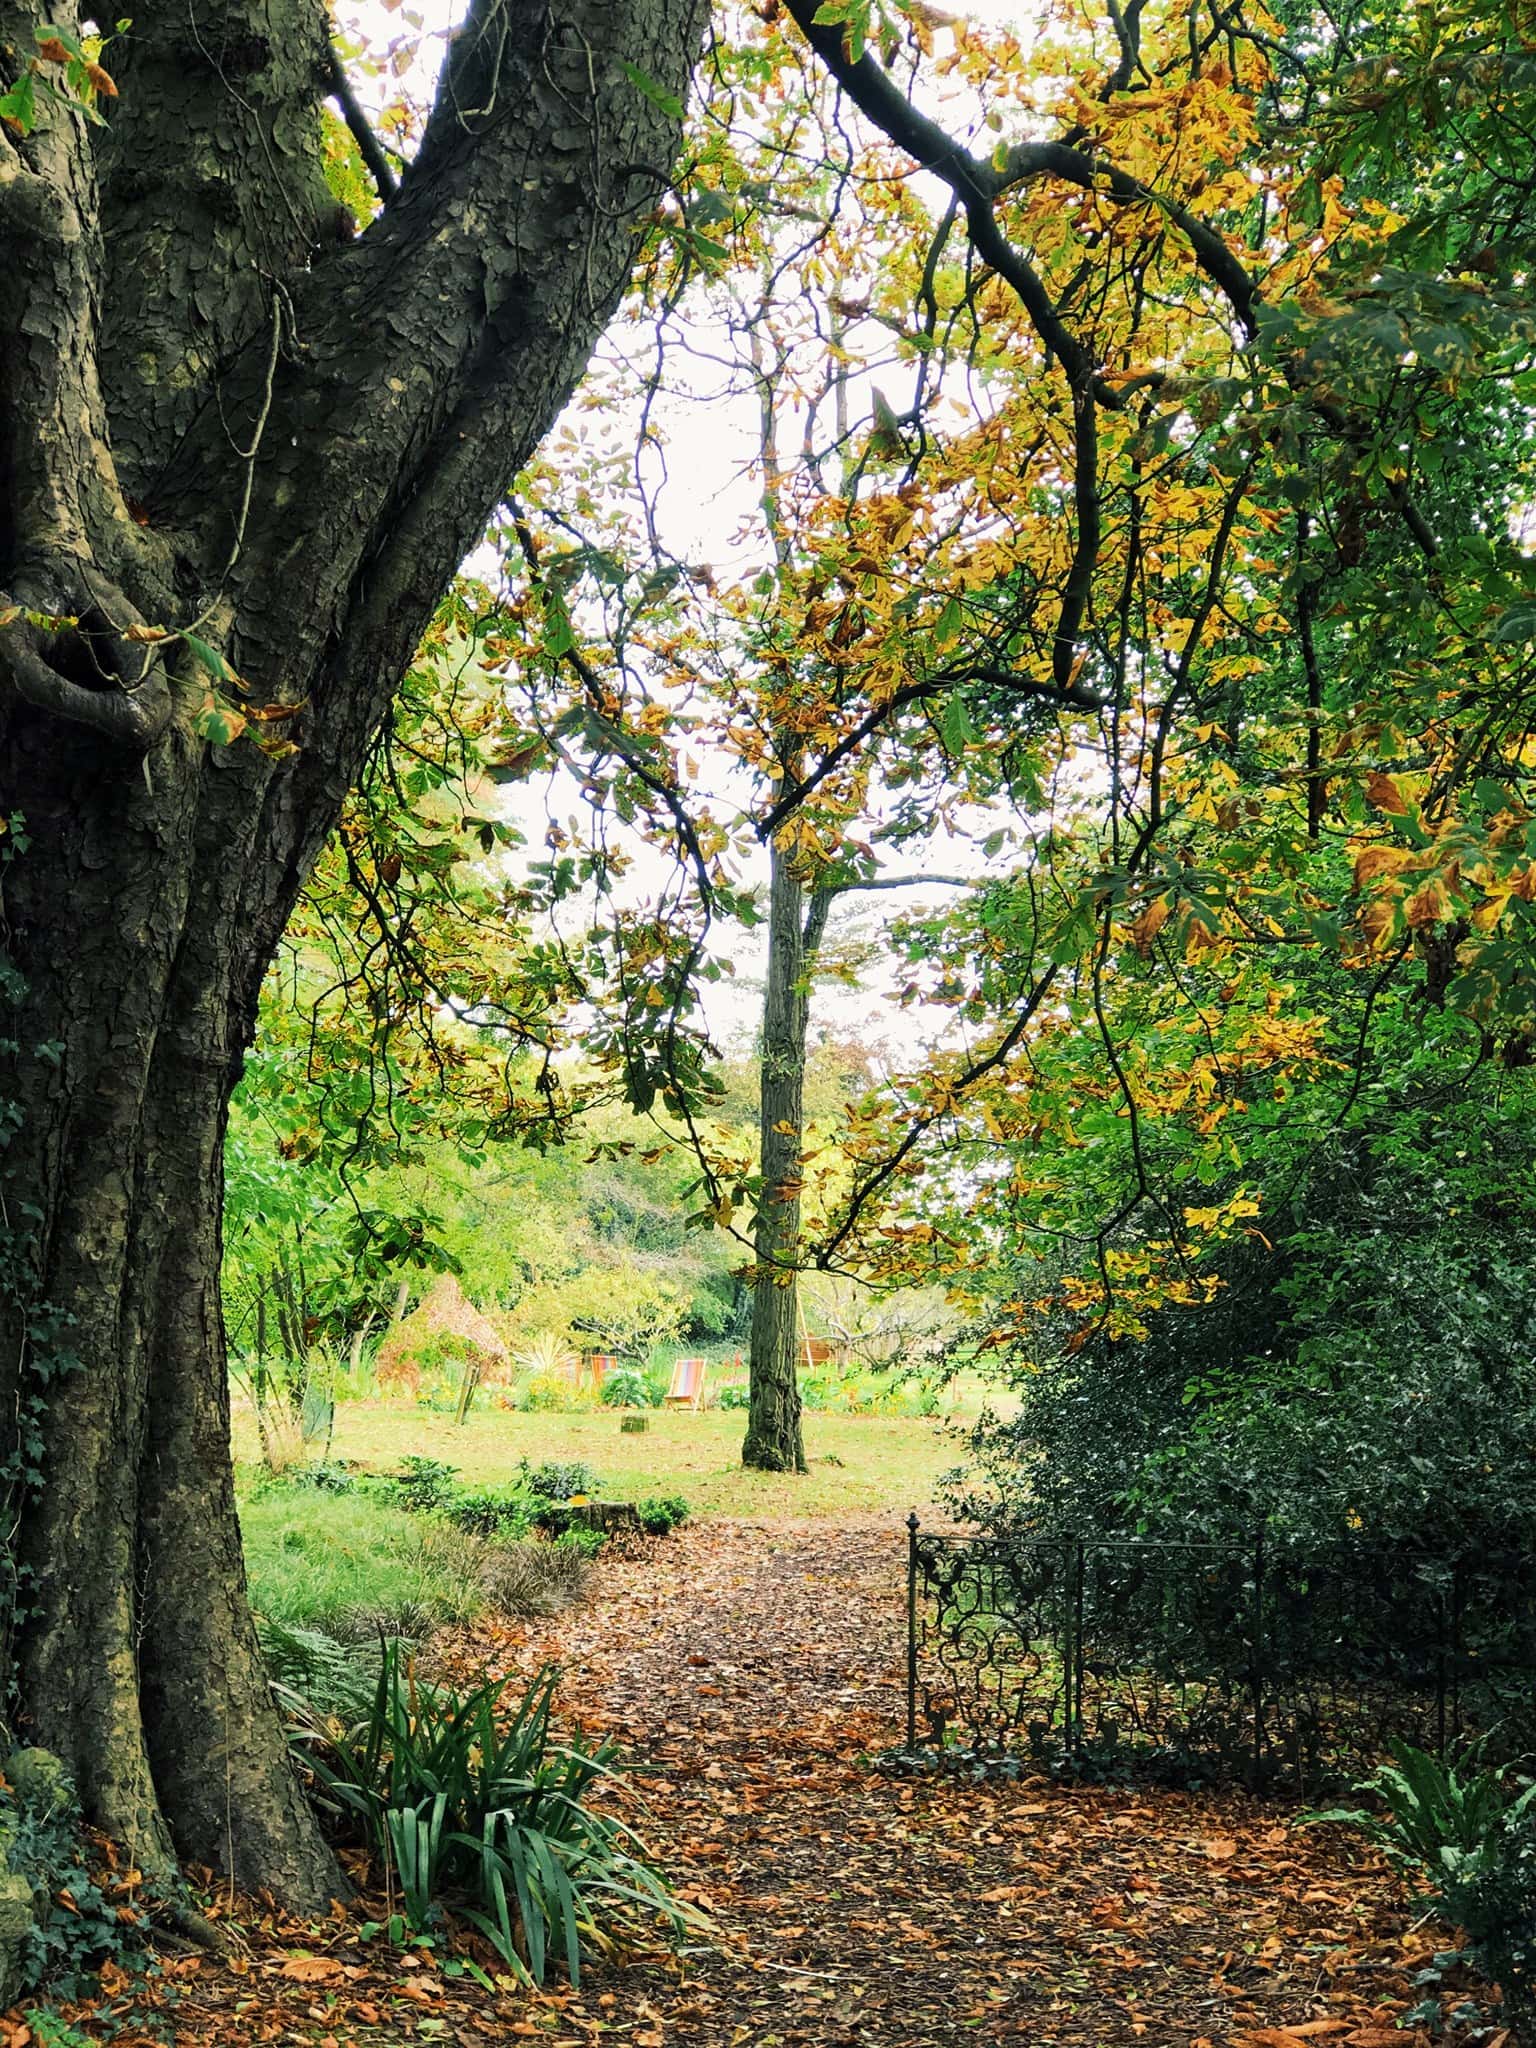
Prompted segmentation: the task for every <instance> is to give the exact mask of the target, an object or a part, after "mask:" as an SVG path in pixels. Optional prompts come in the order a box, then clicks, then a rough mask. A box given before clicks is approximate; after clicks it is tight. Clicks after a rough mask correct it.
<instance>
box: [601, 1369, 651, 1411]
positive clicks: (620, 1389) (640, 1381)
mask: <svg viewBox="0 0 1536 2048" xmlns="http://www.w3.org/2000/svg"><path fill="white" fill-rule="evenodd" d="M603 1405H604V1407H605V1408H654V1407H655V1406H656V1405H657V1404H656V1395H655V1391H654V1389H653V1388H652V1385H651V1382H650V1379H649V1378H648V1377H647V1375H646V1374H645V1373H643V1372H640V1371H639V1370H638V1369H637V1368H636V1367H635V1366H632V1365H626V1366H622V1367H621V1368H620V1369H619V1370H618V1371H617V1372H611V1373H609V1375H608V1377H607V1379H605V1380H604V1381H603Z"/></svg>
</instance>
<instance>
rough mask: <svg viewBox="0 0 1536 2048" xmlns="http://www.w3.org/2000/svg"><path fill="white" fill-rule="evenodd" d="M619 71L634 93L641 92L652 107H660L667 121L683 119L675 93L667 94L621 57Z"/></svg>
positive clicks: (664, 89)
mask: <svg viewBox="0 0 1536 2048" xmlns="http://www.w3.org/2000/svg"><path fill="white" fill-rule="evenodd" d="M619 69H620V70H621V71H622V72H623V74H624V76H625V77H626V78H627V79H628V80H629V82H630V84H631V85H632V86H633V87H634V88H635V90H636V92H643V93H644V94H645V96H646V98H647V99H648V100H649V101H650V102H651V104H652V106H656V107H660V109H661V111H662V112H663V113H664V114H665V115H666V116H667V119H668V120H669V121H681V119H682V118H683V103H682V101H681V100H680V99H679V98H678V96H677V94H676V93H675V92H668V91H667V89H666V87H665V86H664V85H658V84H657V83H656V81H655V79H654V78H650V77H648V76H647V75H646V73H645V72H643V71H642V70H641V69H640V67H639V65H638V64H631V63H630V62H629V61H628V59H627V58H624V57H621V58H620V59H619Z"/></svg>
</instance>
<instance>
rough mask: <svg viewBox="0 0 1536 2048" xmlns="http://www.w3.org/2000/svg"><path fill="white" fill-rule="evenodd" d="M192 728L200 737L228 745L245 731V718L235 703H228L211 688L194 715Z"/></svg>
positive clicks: (219, 744)
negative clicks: (215, 694) (216, 695)
mask: <svg viewBox="0 0 1536 2048" xmlns="http://www.w3.org/2000/svg"><path fill="white" fill-rule="evenodd" d="M192 730H193V731H194V732H195V733H196V734H197V736H198V738H199V739H204V740H208V741H210V742H211V743H212V744H213V745H214V746H216V747H227V746H229V745H230V744H231V743H232V742H233V741H235V740H237V739H239V737H240V735H241V733H243V732H244V731H245V719H244V718H243V717H242V716H241V714H240V713H239V712H238V711H237V710H236V709H235V707H234V705H233V704H226V703H225V702H224V701H223V699H222V698H220V697H215V696H214V694H213V692H212V691H211V690H210V691H209V692H208V695H207V696H206V697H205V698H204V699H203V702H202V703H201V704H200V705H199V706H198V709H197V712H196V714H195V715H194V717H193V720H192Z"/></svg>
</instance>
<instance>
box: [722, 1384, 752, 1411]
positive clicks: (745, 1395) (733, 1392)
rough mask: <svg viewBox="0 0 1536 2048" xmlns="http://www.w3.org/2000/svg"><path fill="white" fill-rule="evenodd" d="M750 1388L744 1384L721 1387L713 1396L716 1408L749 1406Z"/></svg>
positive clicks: (750, 1401) (750, 1403)
mask: <svg viewBox="0 0 1536 2048" xmlns="http://www.w3.org/2000/svg"><path fill="white" fill-rule="evenodd" d="M751 1405H752V1389H751V1388H750V1387H746V1386H736V1387H722V1388H721V1389H720V1391H719V1393H718V1394H717V1395H716V1396H715V1406H716V1407H717V1408H750V1407H751Z"/></svg>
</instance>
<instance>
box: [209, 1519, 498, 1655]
mask: <svg viewBox="0 0 1536 2048" xmlns="http://www.w3.org/2000/svg"><path fill="white" fill-rule="evenodd" d="M240 1529H241V1534H242V1536H243V1537H244V1539H245V1563H246V1570H247V1572H248V1574H249V1576H250V1582H251V1602H252V1605H253V1606H254V1607H255V1609H256V1611H257V1613H258V1614H262V1615H265V1616H267V1617H268V1618H269V1619H270V1620H272V1621H280V1622H284V1623H286V1624H287V1626H289V1627H290V1628H335V1627H336V1626H337V1625H338V1624H340V1623H343V1622H348V1621H350V1620H352V1619H353V1618H354V1617H356V1618H358V1619H359V1620H361V1618H362V1617H364V1616H366V1615H368V1614H372V1613H386V1612H389V1613H392V1612H395V1611H404V1610H406V1609H408V1608H419V1609H420V1610H421V1612H422V1614H423V1616H424V1617H430V1618H431V1619H432V1620H433V1621H438V1622H447V1621H467V1620H470V1619H472V1618H473V1616H474V1615H475V1614H477V1613H478V1612H479V1611H480V1608H481V1606H482V1605H483V1604H484V1603H483V1598H482V1595H481V1592H480V1588H479V1583H478V1579H477V1576H476V1574H475V1572H474V1571H473V1569H472V1568H465V1567H464V1566H462V1565H461V1566H459V1567H458V1568H456V1567H455V1563H454V1558H453V1554H452V1546H451V1545H449V1544H448V1543H446V1542H442V1541H440V1540H435V1539H437V1538H438V1536H439V1532H438V1531H437V1530H435V1529H433V1528H432V1527H431V1526H430V1525H429V1524H427V1523H425V1522H424V1521H423V1520H422V1519H421V1517H419V1516H414V1515H406V1514H401V1513H400V1512H399V1510H398V1509H395V1508H391V1507H388V1506H386V1505H385V1504H384V1503H383V1502H381V1501H376V1500H371V1499H368V1498H367V1497H366V1496H363V1495H357V1496H353V1495H349V1494H339V1495H338V1494H331V1493H318V1492H316V1491H315V1490H314V1489H313V1488H311V1487H302V1488H300V1487H286V1486H285V1487H273V1488H271V1489H269V1490H264V1491H262V1492H259V1493H255V1494H250V1495H247V1496H246V1497H245V1498H243V1499H242V1500H241V1503H240ZM459 1549H460V1552H461V1554H462V1553H463V1552H464V1551H465V1549H466V1546H465V1545H464V1544H463V1542H462V1539H461V1540H460V1543H459Z"/></svg>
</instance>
